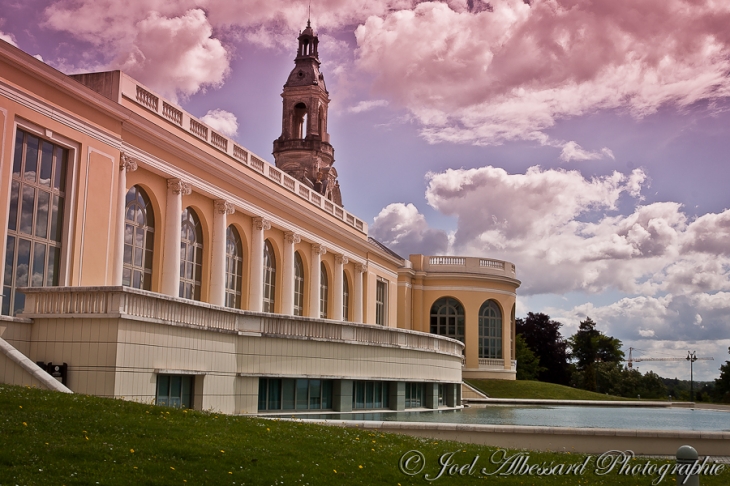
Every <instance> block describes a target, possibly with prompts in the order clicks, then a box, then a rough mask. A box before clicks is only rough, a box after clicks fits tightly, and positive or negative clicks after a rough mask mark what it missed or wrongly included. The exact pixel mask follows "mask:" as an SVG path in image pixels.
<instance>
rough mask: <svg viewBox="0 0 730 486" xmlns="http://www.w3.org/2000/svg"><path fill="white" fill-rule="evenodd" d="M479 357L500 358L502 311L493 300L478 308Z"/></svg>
mask: <svg viewBox="0 0 730 486" xmlns="http://www.w3.org/2000/svg"><path fill="white" fill-rule="evenodd" d="M479 357H480V358H492V359H501V358H502V311H501V310H499V306H498V305H497V303H496V302H495V301H493V300H488V301H486V302H484V303H483V304H482V306H481V308H480V309H479Z"/></svg>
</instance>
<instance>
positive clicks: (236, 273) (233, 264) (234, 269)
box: [225, 225, 243, 309]
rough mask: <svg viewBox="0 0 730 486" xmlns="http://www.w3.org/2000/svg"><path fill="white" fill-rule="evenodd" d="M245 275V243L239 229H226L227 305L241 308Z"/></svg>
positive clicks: (231, 227) (230, 227)
mask: <svg viewBox="0 0 730 486" xmlns="http://www.w3.org/2000/svg"><path fill="white" fill-rule="evenodd" d="M242 276H243V244H242V243H241V236H240V235H239V234H238V230H237V229H236V228H235V227H233V225H231V226H229V227H228V229H227V230H226V299H225V304H226V307H233V308H235V309H240V308H241V277H242Z"/></svg>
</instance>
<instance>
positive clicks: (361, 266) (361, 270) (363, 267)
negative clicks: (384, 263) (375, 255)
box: [355, 263, 368, 273]
mask: <svg viewBox="0 0 730 486" xmlns="http://www.w3.org/2000/svg"><path fill="white" fill-rule="evenodd" d="M355 271H356V272H357V273H365V272H367V271H368V266H367V265H366V264H364V263H356V264H355Z"/></svg>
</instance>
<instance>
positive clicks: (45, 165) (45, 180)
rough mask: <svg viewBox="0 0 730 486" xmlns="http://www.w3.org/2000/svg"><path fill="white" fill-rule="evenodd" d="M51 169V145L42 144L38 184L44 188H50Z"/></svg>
mask: <svg viewBox="0 0 730 486" xmlns="http://www.w3.org/2000/svg"><path fill="white" fill-rule="evenodd" d="M52 169H53V145H51V144H50V143H48V142H43V148H42V149H41V170H40V177H39V178H38V182H39V183H40V184H41V185H44V186H48V187H50V186H51V171H52Z"/></svg>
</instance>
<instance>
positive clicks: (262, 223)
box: [253, 218, 271, 231]
mask: <svg viewBox="0 0 730 486" xmlns="http://www.w3.org/2000/svg"><path fill="white" fill-rule="evenodd" d="M253 228H254V229H257V230H259V231H263V230H270V229H271V221H269V220H268V219H265V218H253Z"/></svg>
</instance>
